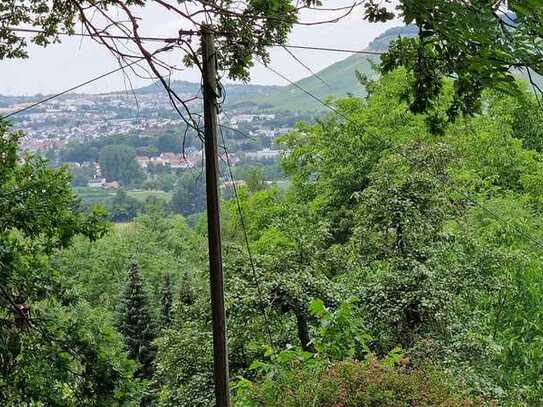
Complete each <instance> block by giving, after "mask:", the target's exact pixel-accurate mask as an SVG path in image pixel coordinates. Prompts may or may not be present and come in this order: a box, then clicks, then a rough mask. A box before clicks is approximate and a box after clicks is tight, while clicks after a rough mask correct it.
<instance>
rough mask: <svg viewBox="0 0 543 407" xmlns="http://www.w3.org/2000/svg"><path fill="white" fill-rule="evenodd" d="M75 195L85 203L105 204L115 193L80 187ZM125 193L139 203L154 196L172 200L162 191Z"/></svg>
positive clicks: (170, 194) (169, 193)
mask: <svg viewBox="0 0 543 407" xmlns="http://www.w3.org/2000/svg"><path fill="white" fill-rule="evenodd" d="M74 190H75V192H76V193H77V195H78V196H79V197H80V198H81V199H82V200H83V201H85V202H89V203H94V202H107V201H108V200H110V199H113V197H114V196H115V194H116V191H108V190H105V189H102V188H88V187H80V188H74ZM126 193H127V194H128V195H129V196H131V197H132V198H136V199H137V200H138V201H140V202H145V200H146V199H147V197H149V196H156V197H158V198H162V199H164V200H166V201H169V200H170V199H171V198H172V193H171V192H164V191H136V190H133V191H130V190H127V191H126Z"/></svg>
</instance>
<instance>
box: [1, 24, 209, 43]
mask: <svg viewBox="0 0 543 407" xmlns="http://www.w3.org/2000/svg"><path fill="white" fill-rule="evenodd" d="M7 30H9V31H13V32H20V33H27V34H46V32H45V31H43V30H37V29H35V28H18V27H8V28H7ZM199 34H200V32H199V31H193V30H181V31H179V35H199ZM55 35H63V36H67V37H87V38H96V37H100V38H106V39H112V40H132V41H133V40H135V39H138V40H141V41H153V42H176V41H179V37H178V38H174V37H137V38H136V37H131V36H128V35H113V34H106V33H100V34H89V33H78V32H73V33H67V32H59V33H56V34H55Z"/></svg>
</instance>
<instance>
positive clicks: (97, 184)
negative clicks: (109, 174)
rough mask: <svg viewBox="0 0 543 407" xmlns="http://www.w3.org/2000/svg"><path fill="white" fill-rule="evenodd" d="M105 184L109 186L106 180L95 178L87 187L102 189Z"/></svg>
mask: <svg viewBox="0 0 543 407" xmlns="http://www.w3.org/2000/svg"><path fill="white" fill-rule="evenodd" d="M105 184H107V182H106V179H105V178H103V177H96V176H94V177H93V178H92V179H91V180H90V181H89V182H88V184H87V185H88V186H89V188H102V187H103V186H104V185H105Z"/></svg>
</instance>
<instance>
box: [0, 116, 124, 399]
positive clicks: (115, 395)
mask: <svg viewBox="0 0 543 407" xmlns="http://www.w3.org/2000/svg"><path fill="white" fill-rule="evenodd" d="M19 137H20V134H18V133H10V132H9V127H8V125H7V124H6V123H5V122H0V157H1V159H0V247H1V250H0V267H1V270H2V271H1V273H0V316H1V319H2V323H1V324H0V355H1V356H0V404H2V405H6V406H9V405H25V404H36V405H65V406H75V405H81V404H83V405H91V404H100V405H118V404H121V403H124V402H128V401H129V398H130V396H131V395H130V392H131V391H132V390H134V389H133V388H131V387H132V386H131V384H130V383H129V381H130V377H131V376H132V371H133V366H132V364H131V363H130V362H129V361H128V360H127V359H126V357H125V356H124V355H123V352H122V349H121V347H120V346H119V345H120V344H121V343H120V342H119V339H120V338H119V337H118V336H117V334H116V333H115V332H114V330H113V328H112V327H111V326H110V324H109V322H108V318H107V316H105V315H104V314H103V313H101V312H100V310H96V309H93V308H91V307H89V306H88V305H87V304H86V303H85V301H84V300H82V299H81V298H80V297H79V296H78V293H77V292H74V291H71V290H69V287H68V286H67V284H66V278H65V276H63V275H61V274H58V273H56V272H55V270H54V268H53V265H52V262H51V261H50V256H51V255H52V254H53V253H55V252H56V251H58V250H61V249H65V248H68V247H69V246H70V245H71V243H72V240H73V238H74V237H75V236H76V235H78V234H81V235H83V236H85V237H87V238H89V239H91V240H96V239H98V238H100V237H101V236H103V235H104V234H105V233H106V231H107V225H106V224H105V223H104V216H105V212H104V210H103V208H99V207H95V208H94V209H93V210H92V212H90V213H84V212H82V211H81V210H80V208H79V205H78V199H77V197H76V196H75V194H74V193H73V191H72V190H71V189H70V176H69V174H68V172H67V170H66V169H65V168H61V169H50V168H49V167H48V165H47V162H46V161H45V160H43V159H41V158H40V157H38V156H33V155H28V154H26V155H19V154H18V151H17V146H18V139H19ZM90 338H92V340H91V339H90Z"/></svg>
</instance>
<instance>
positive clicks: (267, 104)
mask: <svg viewBox="0 0 543 407" xmlns="http://www.w3.org/2000/svg"><path fill="white" fill-rule="evenodd" d="M416 35H417V28H416V27H415V26H414V25H409V26H405V27H394V28H391V29H389V30H387V31H385V32H384V33H383V34H381V35H379V36H378V37H377V38H375V39H374V40H373V41H372V42H371V43H370V44H369V46H368V47H367V48H366V51H384V50H386V49H387V48H388V45H389V43H390V42H391V41H392V40H394V39H396V38H398V37H400V36H402V37H413V36H416ZM378 63H379V56H377V55H365V54H353V55H351V56H349V57H347V58H345V59H344V60H342V61H339V62H336V63H335V64H332V65H330V66H328V67H327V68H325V69H323V70H322V71H320V72H317V73H316V74H315V75H312V76H309V77H307V78H305V79H302V80H300V81H298V82H297V84H298V85H299V86H300V87H302V88H304V89H305V90H307V91H308V92H310V93H311V94H313V95H315V96H317V97H318V98H319V99H325V98H327V97H342V96H348V95H352V96H359V97H363V96H365V94H366V93H365V89H364V88H363V87H362V86H361V85H360V83H358V81H357V79H356V74H355V73H356V71H358V72H360V73H362V74H364V75H366V76H368V77H369V78H374V77H375V76H376V75H377V73H376V72H375V70H374V69H373V65H375V64H378ZM249 100H250V101H252V102H254V103H256V104H259V105H261V106H263V107H264V108H265V109H267V110H295V111H319V110H326V107H324V106H323V105H322V104H320V103H319V102H318V101H316V100H315V99H314V98H312V97H311V96H309V95H307V94H306V93H305V92H303V91H302V90H300V89H299V88H297V87H296V86H294V85H290V86H286V87H281V88H280V89H277V90H276V91H274V92H272V93H266V94H261V95H256V96H253V95H251V96H249V95H247V98H246V101H249Z"/></svg>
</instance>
